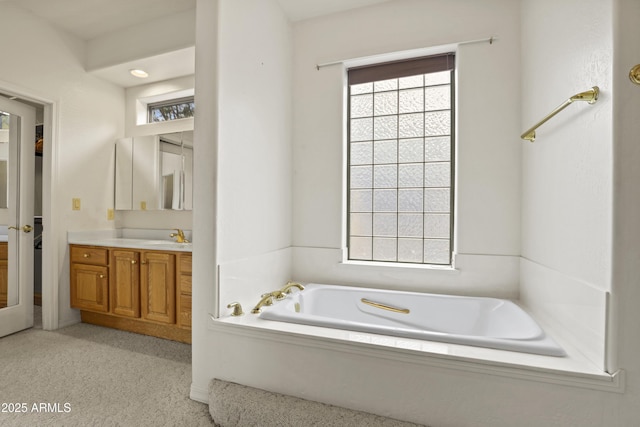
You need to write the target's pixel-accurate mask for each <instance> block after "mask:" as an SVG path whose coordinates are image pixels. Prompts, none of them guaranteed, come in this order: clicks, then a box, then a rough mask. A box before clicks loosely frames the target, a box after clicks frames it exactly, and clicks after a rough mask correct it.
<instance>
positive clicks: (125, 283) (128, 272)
mask: <svg viewBox="0 0 640 427" xmlns="http://www.w3.org/2000/svg"><path fill="white" fill-rule="evenodd" d="M110 265H111V274H110V282H109V289H110V292H111V295H110V296H111V313H113V314H118V315H120V316H127V317H140V252H138V251H131V250H126V249H124V250H120V249H112V250H111V263H110Z"/></svg>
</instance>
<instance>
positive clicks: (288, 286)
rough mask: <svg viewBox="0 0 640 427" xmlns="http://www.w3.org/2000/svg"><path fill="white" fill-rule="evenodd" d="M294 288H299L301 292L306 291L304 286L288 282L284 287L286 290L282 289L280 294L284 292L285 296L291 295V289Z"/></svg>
mask: <svg viewBox="0 0 640 427" xmlns="http://www.w3.org/2000/svg"><path fill="white" fill-rule="evenodd" d="M293 288H298V289H300V290H301V291H304V286H302V285H301V284H300V283H296V282H287V284H286V285H285V286H284V288H282V289H280V292H282V293H283V294H290V293H291V289H293Z"/></svg>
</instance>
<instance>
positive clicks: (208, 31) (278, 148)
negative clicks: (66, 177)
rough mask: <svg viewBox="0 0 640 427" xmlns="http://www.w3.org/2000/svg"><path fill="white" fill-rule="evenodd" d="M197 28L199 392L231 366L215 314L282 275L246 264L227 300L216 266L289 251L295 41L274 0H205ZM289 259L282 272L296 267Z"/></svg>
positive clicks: (195, 328) (195, 382)
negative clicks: (222, 359)
mask: <svg viewBox="0 0 640 427" xmlns="http://www.w3.org/2000/svg"><path fill="white" fill-rule="evenodd" d="M213 23H217V25H218V27H217V28H212V27H213ZM196 27H197V28H196V31H197V40H198V42H197V44H196V49H197V51H196V58H197V60H196V93H197V97H198V98H197V99H198V101H197V102H198V109H197V110H196V129H195V133H194V136H195V141H194V156H195V164H194V180H195V181H194V182H195V185H194V271H193V283H194V287H193V352H194V356H193V372H194V375H193V378H194V380H193V385H192V395H199V396H200V399H202V397H201V396H202V395H203V394H205V395H206V390H207V387H208V381H209V379H210V378H212V377H215V376H220V375H224V372H221V369H222V366H220V365H219V364H217V363H216V362H215V361H216V360H217V358H218V354H219V348H218V347H217V345H216V344H215V343H216V342H218V341H219V337H218V336H217V334H215V333H212V332H211V331H209V330H208V328H207V324H208V323H207V322H208V320H209V313H213V314H214V315H215V314H216V313H217V312H218V305H220V306H221V307H222V306H224V305H226V304H228V303H229V302H231V298H233V299H236V298H237V297H242V298H245V297H246V298H251V299H255V297H258V296H259V295H260V293H261V289H263V288H265V287H270V286H272V285H273V286H276V283H277V284H278V285H279V284H281V281H280V280H281V279H280V278H278V279H276V278H275V277H274V278H267V279H266V280H262V281H256V280H254V277H255V276H256V274H257V271H256V270H255V268H254V269H252V270H251V269H250V270H242V269H240V271H239V274H238V275H236V277H234V279H235V280H234V284H236V285H238V286H230V287H228V288H227V290H228V293H226V294H224V295H223V298H224V300H223V299H222V298H218V295H217V294H216V285H217V284H216V280H217V277H218V269H217V265H218V264H219V265H221V268H222V267H225V266H229V265H231V266H233V265H238V261H242V260H246V259H269V257H270V255H271V254H272V253H278V254H279V253H284V256H279V255H278V258H279V259H282V258H287V255H288V251H287V250H286V248H288V247H289V246H290V245H291V226H290V224H291V199H292V198H291V126H292V124H291V116H292V111H291V108H292V99H291V98H292V95H291V87H290V82H291V62H292V44H291V27H290V24H289V22H288V21H287V19H286V17H285V16H284V14H283V12H282V10H281V9H280V7H279V6H278V5H277V3H276V2H275V1H274V0H245V1H241V2H238V1H237V0H221V1H216V2H211V1H205V0H201V1H199V2H198V14H197V24H196ZM288 258H290V256H288ZM282 265H283V267H282V268H280V270H282V271H280V272H279V274H276V276H279V275H282V274H284V273H288V271H289V270H290V265H289V263H287V262H286V259H285V260H284V262H283V264H282ZM262 266H263V268H265V272H266V270H268V269H269V268H271V267H270V265H269V263H264V264H262ZM251 267H253V266H250V268H251ZM264 276H265V277H266V276H267V274H265V275H264ZM270 280H274V283H271V282H270ZM276 280H277V281H276ZM221 293H222V291H221ZM224 309H225V310H226V308H224Z"/></svg>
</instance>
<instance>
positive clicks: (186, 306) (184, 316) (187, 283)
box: [177, 254, 191, 330]
mask: <svg viewBox="0 0 640 427" xmlns="http://www.w3.org/2000/svg"><path fill="white" fill-rule="evenodd" d="M179 265H180V268H179V271H178V304H177V307H178V319H177V321H178V326H179V327H181V328H183V329H189V330H191V254H188V255H187V254H181V255H180V262H179Z"/></svg>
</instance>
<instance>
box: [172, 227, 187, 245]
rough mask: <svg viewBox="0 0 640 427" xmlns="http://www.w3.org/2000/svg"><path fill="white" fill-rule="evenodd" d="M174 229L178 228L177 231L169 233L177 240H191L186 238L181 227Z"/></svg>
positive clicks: (181, 241) (183, 241)
mask: <svg viewBox="0 0 640 427" xmlns="http://www.w3.org/2000/svg"><path fill="white" fill-rule="evenodd" d="M174 230H176V231H177V233H171V234H169V237H175V238H176V242H178V243H189V241H188V240H187V239H185V238H184V231H182V230H181V229H179V228H174Z"/></svg>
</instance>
